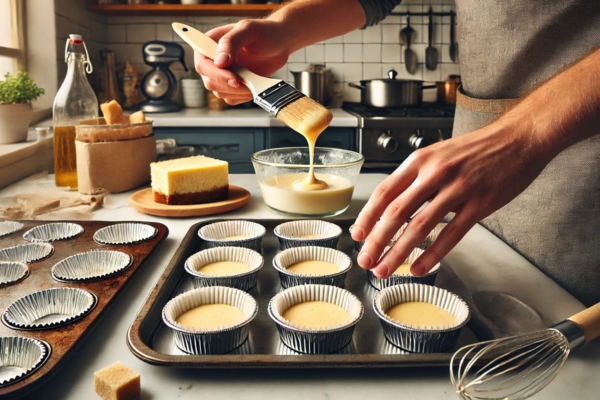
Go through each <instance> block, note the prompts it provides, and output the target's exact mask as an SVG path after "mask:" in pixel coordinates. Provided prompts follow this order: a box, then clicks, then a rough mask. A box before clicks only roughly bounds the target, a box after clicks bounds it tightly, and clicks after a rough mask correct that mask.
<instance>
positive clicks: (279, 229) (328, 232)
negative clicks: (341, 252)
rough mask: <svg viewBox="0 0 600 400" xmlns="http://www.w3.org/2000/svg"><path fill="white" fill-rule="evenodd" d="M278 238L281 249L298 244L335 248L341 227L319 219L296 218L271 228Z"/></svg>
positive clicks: (298, 245) (340, 234)
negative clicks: (296, 219)
mask: <svg viewBox="0 0 600 400" xmlns="http://www.w3.org/2000/svg"><path fill="white" fill-rule="evenodd" d="M273 233H274V234H275V236H277V238H278V239H279V246H280V248H281V250H285V249H289V248H292V247H300V246H321V247H331V248H332V249H335V248H336V247H337V242H338V239H339V237H340V236H342V228H340V227H339V226H337V225H336V224H334V223H331V222H327V221H321V220H298V221H289V222H284V223H283V224H280V225H277V226H276V227H275V229H273Z"/></svg>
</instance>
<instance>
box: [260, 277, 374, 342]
mask: <svg viewBox="0 0 600 400" xmlns="http://www.w3.org/2000/svg"><path fill="white" fill-rule="evenodd" d="M309 301H324V302H328V303H332V304H336V305H338V306H340V307H341V308H343V309H345V310H346V311H348V312H349V313H350V315H351V317H352V319H351V320H350V321H349V322H347V323H346V324H343V325H341V326H336V327H326V328H323V329H307V328H305V327H298V326H295V325H294V324H292V323H290V322H289V321H287V320H285V319H284V318H283V317H282V315H283V313H284V312H285V311H286V310H287V309H288V308H290V307H292V306H294V305H296V304H300V303H305V302H309ZM268 313H269V316H270V317H271V319H273V321H275V323H276V325H277V330H278V331H279V337H280V338H281V341H282V342H283V343H284V344H285V345H286V346H288V347H290V348H291V349H292V350H294V351H297V352H300V353H306V354H329V353H334V352H336V351H338V350H340V349H342V348H343V347H346V346H347V345H348V344H350V342H351V341H352V334H353V333H354V327H355V326H356V324H357V323H358V321H360V319H361V318H362V316H363V313H364V309H363V305H362V303H361V302H360V300H358V298H357V297H356V296H355V295H353V294H352V293H351V292H349V291H348V290H345V289H341V288H339V287H336V286H330V285H300V286H294V287H291V288H288V289H285V290H283V291H281V292H279V293H278V294H276V295H275V297H273V298H272V299H271V300H270V301H269V308H268Z"/></svg>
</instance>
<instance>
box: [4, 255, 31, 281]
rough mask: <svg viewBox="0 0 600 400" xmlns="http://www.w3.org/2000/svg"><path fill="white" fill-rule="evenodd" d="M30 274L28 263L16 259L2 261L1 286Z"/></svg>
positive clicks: (20, 279)
mask: <svg viewBox="0 0 600 400" xmlns="http://www.w3.org/2000/svg"><path fill="white" fill-rule="evenodd" d="M28 275H29V268H28V267H27V264H25V263H22V262H15V261H0V287H4V286H9V285H13V284H15V283H17V282H20V281H22V280H23V279H25V278H27V276H28Z"/></svg>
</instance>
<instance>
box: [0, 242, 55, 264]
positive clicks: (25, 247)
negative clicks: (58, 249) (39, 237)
mask: <svg viewBox="0 0 600 400" xmlns="http://www.w3.org/2000/svg"><path fill="white" fill-rule="evenodd" d="M53 252H54V247H52V245H51V244H49V243H26V244H19V245H16V246H12V247H6V248H4V249H0V261H16V262H22V263H27V264H28V263H32V262H35V261H40V260H43V259H44V258H46V257H49V256H50V255H51V254H52V253H53Z"/></svg>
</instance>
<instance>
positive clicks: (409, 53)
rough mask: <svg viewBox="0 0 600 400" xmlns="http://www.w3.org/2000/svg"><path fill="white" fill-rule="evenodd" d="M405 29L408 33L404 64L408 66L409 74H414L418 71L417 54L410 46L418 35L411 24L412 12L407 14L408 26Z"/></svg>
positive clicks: (406, 33)
mask: <svg viewBox="0 0 600 400" xmlns="http://www.w3.org/2000/svg"><path fill="white" fill-rule="evenodd" d="M404 29H405V35H406V49H405V50H404V65H405V66H406V71H407V72H408V73H409V74H411V75H414V74H415V73H416V72H417V55H416V54H415V52H414V51H413V50H412V49H411V48H410V46H411V44H412V43H413V41H414V40H415V36H416V35H415V31H414V29H413V28H412V27H411V26H410V13H408V15H407V16H406V28H404Z"/></svg>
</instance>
